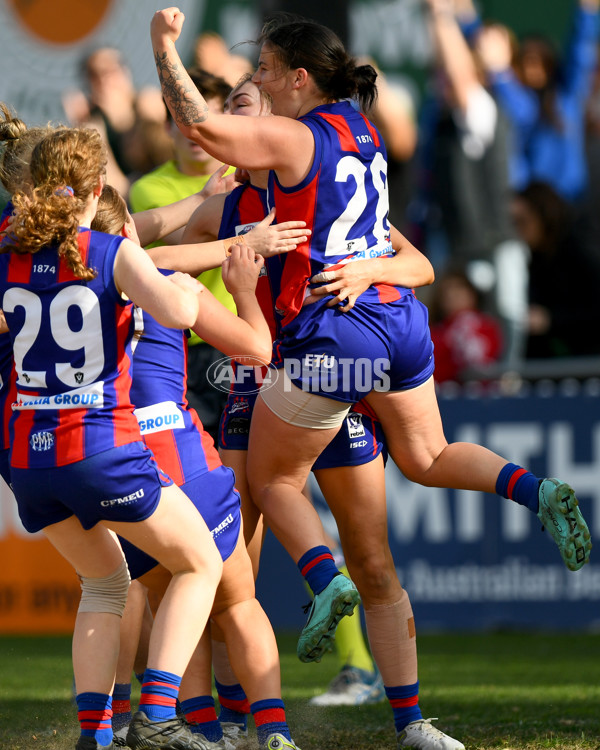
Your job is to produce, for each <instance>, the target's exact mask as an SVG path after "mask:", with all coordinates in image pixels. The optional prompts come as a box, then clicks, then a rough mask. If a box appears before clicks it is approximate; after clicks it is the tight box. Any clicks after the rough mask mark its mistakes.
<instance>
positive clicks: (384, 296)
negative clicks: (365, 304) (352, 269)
mask: <svg viewBox="0 0 600 750" xmlns="http://www.w3.org/2000/svg"><path fill="white" fill-rule="evenodd" d="M373 286H374V287H375V289H377V293H378V294H379V301H380V302H395V301H396V300H397V299H400V297H402V295H401V294H400V292H399V291H398V290H397V289H396V287H395V286H390V285H389V284H374V285H373Z"/></svg>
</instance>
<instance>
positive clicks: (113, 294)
mask: <svg viewBox="0 0 600 750" xmlns="http://www.w3.org/2000/svg"><path fill="white" fill-rule="evenodd" d="M105 168H106V154H105V150H104V146H103V145H102V141H101V139H100V135H99V134H98V133H97V131H95V130H88V129H67V128H62V129H58V130H56V131H54V132H52V133H50V134H49V135H47V136H46V137H44V138H42V139H41V140H40V141H39V143H38V144H37V145H36V146H35V148H34V150H33V153H32V155H31V160H30V175H31V190H29V189H27V191H26V192H24V191H23V189H21V190H17V191H16V193H15V195H14V197H13V203H14V207H15V213H14V219H13V222H12V224H11V227H10V231H9V233H8V236H7V238H6V240H5V244H4V245H3V247H2V254H0V299H1V305H2V308H3V310H4V314H5V317H6V321H7V323H8V329H9V334H10V339H11V343H12V347H13V356H14V365H15V371H16V375H17V382H16V386H17V396H16V401H15V404H14V405H13V406H14V414H13V417H12V418H11V422H10V460H11V480H12V487H13V490H14V494H15V498H16V500H17V505H18V509H19V515H20V517H21V520H22V522H23V525H24V526H25V528H26V529H27V531H29V532H32V533H34V532H37V531H40V530H42V531H43V532H44V534H45V536H46V537H47V538H48V539H49V540H50V542H51V543H52V544H53V545H54V546H55V547H56V548H57V549H58V551H59V552H60V553H61V554H62V555H63V557H65V558H66V559H67V560H68V561H69V562H70V563H71V564H72V565H73V567H74V568H75V570H76V571H77V573H78V574H79V576H80V579H81V588H82V596H81V602H80V606H79V609H78V613H77V618H76V622H75V632H74V634H73V668H74V673H75V684H76V689H77V707H78V713H79V720H80V724H81V736H80V737H79V739H78V741H77V750H113V749H114V747H115V746H114V743H113V741H112V726H111V716H112V709H111V701H112V698H111V691H112V686H113V682H114V676H115V667H116V659H117V655H118V643H119V626H120V617H121V615H122V612H123V608H124V605H125V602H126V599H127V591H128V587H129V571H128V569H127V565H126V563H125V561H124V559H123V551H122V549H121V547H120V545H119V544H118V542H117V540H116V537H115V535H114V534H112V533H111V531H114V532H116V533H118V534H120V535H121V536H123V537H125V538H126V539H128V540H129V541H131V542H132V543H133V544H135V545H136V546H138V547H140V548H141V549H143V550H144V551H145V552H146V553H148V554H149V555H151V556H152V557H154V558H155V559H157V560H159V561H160V562H162V563H163V564H164V565H165V567H167V568H168V569H169V570H170V571H171V572H172V574H173V583H172V584H170V585H169V588H168V589H167V593H166V594H165V597H164V598H163V600H162V602H161V605H160V607H159V610H158V612H157V615H156V619H155V624H154V626H153V629H152V633H151V637H150V646H149V652H150V653H149V656H148V669H147V670H146V673H145V676H144V684H143V686H142V696H141V699H140V707H141V708H142V710H144V706H151V707H152V711H154V712H155V713H156V710H157V706H158V709H159V710H160V712H159V715H158V720H157V721H152V722H151V724H152V726H149V727H145V728H144V732H145V734H146V735H147V734H148V733H151V734H152V735H153V737H154V738H155V739H156V738H158V739H157V740H156V741H155V742H154V740H153V741H149V744H144V747H149V748H150V747H160V748H168V747H183V746H185V747H190V748H192V749H196V750H198V749H199V748H200V747H204V745H202V746H200V745H199V744H198V743H196V742H195V740H194V738H193V737H192V734H191V732H190V729H189V727H187V726H185V725H184V724H183V723H182V722H181V721H180V720H179V719H178V718H177V717H176V712H175V703H176V698H177V694H178V689H179V684H180V682H181V675H182V674H183V672H184V671H185V669H186V666H187V663H188V661H189V659H190V657H191V654H192V653H193V651H194V649H195V647H196V644H197V642H198V640H199V638H200V635H201V634H202V631H203V630H204V626H205V624H206V622H207V620H208V615H209V613H210V610H211V607H212V602H213V598H214V594H215V591H216V586H217V583H218V581H219V578H220V575H221V570H222V562H221V558H220V555H219V553H218V551H217V548H216V546H215V544H214V542H213V541H212V538H211V535H210V532H209V530H208V528H207V527H206V524H205V523H204V522H203V521H202V519H201V517H200V516H199V514H198V513H197V512H196V511H195V509H194V508H193V506H191V504H190V503H189V500H188V499H187V497H186V496H185V495H184V494H183V493H182V492H181V490H180V489H179V488H178V487H177V486H176V485H175V484H173V482H172V480H171V479H170V478H169V477H168V476H166V475H165V474H164V473H163V472H162V471H161V470H160V469H159V467H158V465H157V463H156V461H155V460H154V457H153V455H152V452H151V451H150V450H149V449H148V448H146V447H145V446H144V444H143V442H142V439H141V434H140V428H139V425H138V422H137V419H136V417H135V415H134V414H133V407H132V405H131V401H130V398H129V388H130V385H131V375H130V368H131V339H132V336H133V332H134V324H133V314H132V310H133V304H132V303H135V304H137V305H139V306H141V307H143V308H144V309H147V310H148V311H149V312H150V314H152V315H153V316H154V317H156V318H157V319H158V320H159V321H160V322H161V323H162V324H163V325H166V326H169V327H171V328H181V329H184V328H187V327H189V326H190V325H192V324H193V323H194V322H195V320H196V317H197V314H198V297H197V289H198V282H196V281H195V280H194V279H191V278H190V277H188V276H186V275H184V274H174V275H172V276H171V277H169V279H166V278H165V277H164V276H162V275H161V274H160V273H159V272H158V270H157V269H156V267H155V266H154V264H153V263H152V261H151V260H150V259H149V258H148V257H147V256H146V254H145V253H144V251H143V250H141V248H140V247H139V246H137V245H135V244H134V243H133V242H131V241H130V240H128V239H126V238H124V237H114V236H112V235H108V234H102V233H99V232H91V231H90V229H89V225H90V222H91V220H92V219H93V217H94V215H95V213H96V209H97V206H98V199H99V196H100V194H101V192H102V186H103V177H104V173H105ZM109 529H110V531H109ZM188 533H190V534H191V535H192V537H188V536H187V535H188ZM188 599H189V601H188ZM189 606H191V607H192V610H193V611H192V612H190V611H189V609H188V607H189ZM184 607H185V615H184ZM188 615H189V617H188ZM155 713H153V716H154V715H155ZM161 736H164V737H165V738H168V737H171V738H175V740H177V742H176V743H175V744H169V743H170V742H171V741H170V740H169V741H167V739H165V740H164V742H163V741H162V740H160V737H161ZM137 739H139V740H140V742H141V740H142V739H144V742H146V740H147V737H144V738H142V737H139V738H137ZM175 740H173V742H175ZM153 742H154V744H153ZM177 743H178V744H177ZM138 744H139V743H138ZM136 746H137V745H136Z"/></svg>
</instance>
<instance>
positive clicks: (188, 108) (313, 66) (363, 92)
mask: <svg viewBox="0 0 600 750" xmlns="http://www.w3.org/2000/svg"><path fill="white" fill-rule="evenodd" d="M182 24H183V15H182V14H181V13H180V11H179V10H178V9H177V8H169V9H166V10H163V11H159V12H157V13H156V14H155V15H154V17H153V20H152V24H151V36H152V42H153V48H154V52H155V62H156V66H157V70H158V75H159V79H160V83H161V87H162V90H163V95H164V97H165V101H166V102H167V105H168V106H169V108H170V110H171V112H172V114H173V116H174V118H175V120H176V121H177V123H178V125H179V127H180V128H181V129H182V131H183V132H184V133H185V134H186V135H187V136H188V137H189V138H192V139H195V140H197V141H198V142H199V143H201V144H202V145H203V146H204V147H205V148H206V149H208V150H209V151H210V152H211V153H212V154H213V155H214V156H216V157H217V158H222V159H223V160H227V161H228V162H229V163H231V164H233V165H235V166H239V167H245V168H247V169H270V170H271V174H270V183H269V195H270V196H271V199H272V200H273V201H274V205H275V207H276V210H277V217H278V219H279V220H285V219H286V218H288V217H289V216H290V215H291V214H292V212H293V214H294V218H297V219H302V218H304V219H305V220H306V221H307V227H308V228H309V229H311V230H312V234H311V236H310V239H309V241H308V242H307V243H305V244H303V245H301V246H300V247H299V248H298V249H297V250H295V251H294V252H293V253H291V254H290V255H289V256H288V257H287V258H286V261H285V267H284V270H283V274H282V280H281V293H280V294H279V296H278V298H277V300H276V307H277V309H278V310H279V311H280V313H281V317H282V326H281V332H280V335H279V339H278V341H276V342H275V348H274V349H275V357H274V360H273V364H274V365H275V366H276V367H278V368H279V369H280V374H279V377H278V378H277V379H276V381H275V383H274V384H273V385H271V387H269V388H268V389H264V388H263V389H262V390H261V393H260V396H259V398H258V399H257V402H256V406H255V408H254V412H253V416H252V424H251V428H250V443H249V452H248V479H249V484H250V490H251V493H252V496H253V498H254V500H255V502H256V503H257V504H258V506H259V507H260V509H261V510H262V512H263V514H264V516H265V519H266V521H267V523H268V524H269V526H270V528H271V529H272V530H273V532H274V533H275V535H276V536H277V537H278V538H279V540H280V541H281V542H282V543H283V545H284V546H285V548H286V549H287V550H288V552H289V553H290V554H291V555H292V557H293V558H294V559H295V560H296V561H297V562H298V561H299V560H300V558H302V561H303V567H304V569H305V570H306V571H307V573H308V574H310V575H311V576H312V577H313V578H317V579H318V581H319V588H320V589H321V591H320V593H319V594H318V595H317V596H316V597H315V601H314V603H313V608H312V610H311V615H310V617H309V621H308V622H307V624H306V626H305V628H304V630H303V633H302V635H301V639H300V641H301V642H300V644H299V653H301V654H304V655H313V657H314V658H318V657H319V655H320V653H322V648H323V647H324V646H326V641H327V638H328V633H331V632H332V631H334V630H335V625H336V624H337V622H338V620H339V617H340V616H343V615H344V614H346V613H348V612H349V611H351V610H352V608H353V606H354V603H355V598H354V593H353V590H354V586H353V585H352V583H351V581H349V580H348V579H347V578H345V577H343V576H340V575H339V574H338V571H337V568H336V567H335V565H334V563H333V559H332V556H331V555H330V554H328V553H327V551H326V550H324V549H323V548H324V547H326V545H325V540H324V538H323V534H322V532H321V533H319V531H318V529H319V527H318V525H317V524H315V523H314V518H313V517H312V514H314V513H315V511H314V509H312V507H311V506H310V503H309V501H308V500H307V499H306V498H305V497H304V495H303V494H302V490H303V488H304V485H305V483H306V479H307V476H308V474H309V472H310V470H311V467H312V465H313V464H314V462H315V460H316V458H317V457H318V456H319V455H320V453H321V452H322V450H323V449H324V448H325V446H326V445H327V444H328V443H329V442H330V441H331V439H332V438H333V437H334V436H335V435H336V433H337V432H338V430H339V428H340V425H341V424H342V422H343V420H344V418H345V417H346V415H347V413H348V411H349V410H350V408H351V406H352V404H353V403H356V402H357V401H359V400H361V399H362V398H365V399H366V401H367V403H368V405H369V406H370V407H371V408H372V409H373V410H374V412H375V413H376V415H377V417H378V419H379V420H380V422H381V424H382V426H383V430H384V433H385V437H386V442H387V446H388V450H389V452H390V455H391V456H392V458H393V460H394V462H395V463H396V464H397V465H398V467H399V468H400V470H401V471H402V472H403V474H404V475H405V476H406V477H407V478H408V479H410V480H412V481H415V482H418V483H420V484H423V485H426V486H434V487H448V488H453V489H470V490H479V491H483V492H488V493H494V492H496V493H498V494H500V495H502V496H505V497H509V498H511V499H513V500H514V501H516V502H518V503H520V504H523V505H524V506H526V507H528V508H529V509H530V510H531V511H532V512H533V513H535V514H536V515H537V516H538V518H539V519H540V521H541V523H542V524H543V525H544V526H545V527H546V528H547V529H548V531H549V532H550V534H551V535H552V537H553V539H554V540H555V542H556V543H557V545H558V547H559V551H560V553H561V555H562V557H563V560H564V561H565V563H566V564H567V566H568V567H569V568H570V569H574V570H575V569H578V568H580V567H582V566H583V565H584V564H585V563H586V562H587V561H588V559H589V552H590V548H591V543H590V537H589V531H588V529H587V526H586V524H585V521H584V520H583V517H582V515H581V513H580V511H579V509H578V506H577V500H576V498H575V494H574V492H573V490H572V488H571V487H570V486H569V485H567V484H566V483H564V482H561V481H559V480H557V479H539V478H538V477H535V476H534V475H533V474H531V473H530V472H528V471H527V470H525V469H523V468H521V467H519V466H516V465H515V464H513V463H510V462H509V461H507V460H506V459H505V458H502V457H501V456H499V455H497V454H495V453H493V452H492V451H490V450H488V449H486V448H484V447H483V446H480V445H475V444H471V443H464V442H461V443H451V444H449V443H448V442H447V441H446V438H445V435H444V431H443V426H442V421H441V417H440V413H439V407H438V404H437V399H436V395H435V387H434V382H433V369H434V359H433V347H432V343H431V337H430V333H429V327H428V319H427V310H426V308H425V306H424V305H423V304H421V303H420V302H419V301H418V300H417V298H416V297H415V295H414V294H413V292H412V290H410V289H407V288H404V287H398V286H392V285H389V284H374V285H371V286H369V287H368V288H367V289H366V290H365V291H364V292H363V293H362V294H361V295H360V297H359V298H358V299H357V300H356V302H355V303H354V306H353V307H352V309H350V310H348V311H347V312H342V311H341V310H340V309H339V306H337V305H333V306H330V305H329V301H328V299H327V297H324V298H322V299H321V300H319V301H318V302H316V303H314V304H312V305H303V303H304V299H305V297H306V295H307V294H308V293H309V291H308V290H309V287H310V284H311V279H312V278H313V276H314V275H315V274H316V273H319V272H322V271H324V270H326V269H327V268H328V267H334V268H335V267H336V266H338V265H340V264H341V265H343V264H348V263H352V262H355V261H357V260H359V259H364V258H366V257H380V258H381V259H382V261H383V262H385V257H386V256H387V255H391V254H392V252H393V251H392V248H391V243H390V237H389V233H390V228H389V223H388V220H387V214H388V195H387V183H386V174H387V161H386V153H385V147H384V144H383V141H382V139H381V137H380V135H379V133H378V131H377V129H376V128H375V127H374V126H373V125H372V124H371V123H370V122H369V120H368V119H367V118H366V117H365V115H364V114H363V112H368V111H369V108H370V106H371V104H372V102H373V99H374V97H375V95H376V88H375V79H376V73H375V70H374V69H373V68H372V67H371V66H369V65H357V64H356V63H355V61H354V60H353V58H351V57H350V56H349V55H348V54H347V52H346V51H345V49H344V47H343V45H342V44H341V42H340V40H339V39H338V38H337V37H336V35H335V34H333V32H331V31H330V30H329V29H327V28H326V27H323V26H321V25H320V24H317V23H315V22H312V21H307V20H304V19H301V20H296V19H294V20H289V18H287V17H283V18H276V19H274V20H273V21H271V22H269V23H268V24H266V25H265V27H264V28H263V31H262V34H261V36H260V39H259V44H260V45H261V49H260V58H259V63H258V70H257V72H256V73H255V75H254V78H253V80H254V81H255V82H256V83H257V84H258V85H259V86H260V88H261V89H263V90H265V91H266V92H267V93H269V94H270V95H271V97H272V100H273V109H272V111H273V114H274V116H273V117H257V118H253V119H252V120H251V118H245V120H243V121H242V119H241V118H236V117H227V116H225V115H218V114H214V113H212V112H209V111H208V109H207V107H206V104H205V102H203V100H202V98H201V97H200V96H199V95H198V94H197V92H195V91H194V90H193V87H192V86H191V84H190V82H189V81H188V78H187V74H186V72H185V69H184V67H183V66H182V64H181V61H180V59H179V56H178V54H177V51H176V48H175V42H176V40H177V38H178V37H179V34H180V32H181V27H182ZM350 99H355V101H356V103H357V105H358V108H360V111H359V109H358V108H357V107H356V106H354V105H353V103H352V102H351V101H349V100H350ZM290 144H293V148H291V147H290ZM342 293H343V290H340V295H341V294H342ZM265 444H268V445H269V450H265V449H264V446H265ZM363 531H364V533H369V530H368V526H367V527H366V528H364V529H363ZM307 547H308V552H307V551H306V549H307ZM350 572H351V573H352V570H351V571H350ZM328 580H329V583H327V581H328ZM368 617H369V637H370V640H371V647H372V651H373V655H374V657H375V658H376V660H377V658H378V657H377V653H376V652H377V651H378V650H381V651H382V661H384V659H385V658H389V654H387V650H388V647H389V643H390V642H391V641H392V638H391V630H392V629H395V628H397V627H398V622H399V621H403V622H404V628H405V629H406V631H407V632H410V631H411V630H412V628H413V626H414V618H413V615H412V610H411V608H410V604H409V602H408V600H407V598H406V597H401V598H400V599H398V601H396V602H394V603H392V604H385V605H374V606H372V607H370V608H369V612H368ZM373 636H374V637H373ZM383 652H385V654H384V653H383ZM394 658H396V659H398V660H401V659H402V652H401V651H400V650H399V651H397V652H396V653H395V655H394ZM384 685H385V690H386V694H387V696H388V699H389V701H390V704H391V707H392V710H393V713H394V722H395V727H396V731H397V744H398V747H416V748H419V749H420V750H434V749H436V750H462V748H463V747H464V746H463V745H462V743H461V742H459V741H457V740H454V739H452V738H451V737H448V736H447V735H445V734H444V733H443V732H441V731H440V730H438V729H437V728H436V727H434V726H433V724H432V723H431V721H428V720H424V719H423V718H422V716H421V713H420V710H419V707H418V688H419V685H418V681H416V682H412V683H409V684H389V681H386V679H385V676H384Z"/></svg>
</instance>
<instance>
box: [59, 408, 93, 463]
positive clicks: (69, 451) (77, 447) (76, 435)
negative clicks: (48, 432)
mask: <svg viewBox="0 0 600 750" xmlns="http://www.w3.org/2000/svg"><path fill="white" fill-rule="evenodd" d="M86 412H87V409H59V410H58V424H57V426H56V433H55V435H56V465H57V466H65V465H66V464H70V463H72V462H74V461H81V460H82V459H83V458H85V445H84V428H83V422H84V419H85V415H86Z"/></svg>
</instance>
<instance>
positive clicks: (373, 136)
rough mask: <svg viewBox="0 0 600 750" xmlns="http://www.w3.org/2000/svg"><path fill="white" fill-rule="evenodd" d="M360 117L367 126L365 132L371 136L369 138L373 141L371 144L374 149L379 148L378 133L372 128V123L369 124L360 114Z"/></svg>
mask: <svg viewBox="0 0 600 750" xmlns="http://www.w3.org/2000/svg"><path fill="white" fill-rule="evenodd" d="M361 117H362V118H363V120H364V121H365V125H366V126H367V130H368V131H369V133H370V134H371V138H372V139H373V143H374V144H375V147H376V148H379V133H378V132H377V130H376V128H374V127H373V125H372V123H370V122H369V121H368V120H367V118H366V117H365V116H364V115H363V114H362V113H361Z"/></svg>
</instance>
